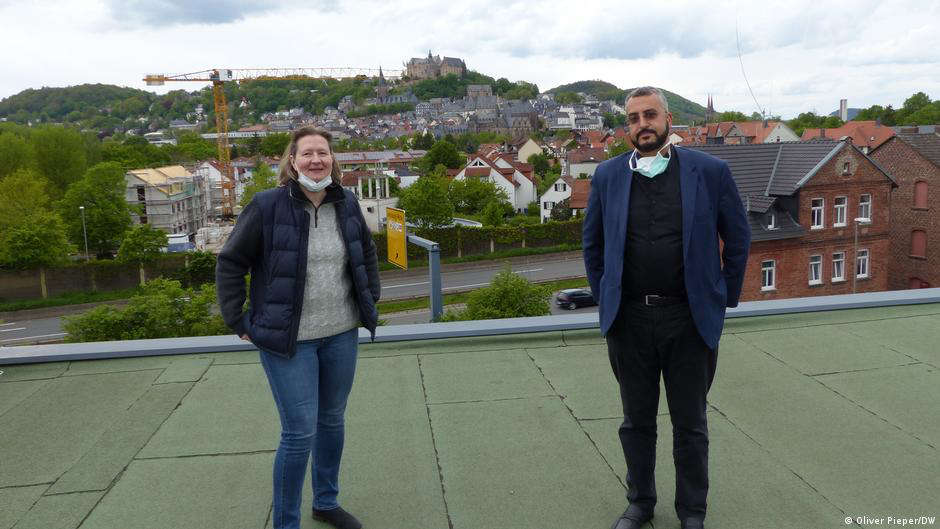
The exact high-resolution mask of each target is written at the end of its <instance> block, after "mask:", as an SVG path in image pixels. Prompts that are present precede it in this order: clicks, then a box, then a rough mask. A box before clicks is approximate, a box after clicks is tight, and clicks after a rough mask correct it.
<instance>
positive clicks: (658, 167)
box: [630, 151, 669, 178]
mask: <svg viewBox="0 0 940 529" xmlns="http://www.w3.org/2000/svg"><path fill="white" fill-rule="evenodd" d="M668 165H669V158H666V157H665V156H663V155H662V153H661V152H660V151H657V152H656V156H644V157H643V158H637V156H636V151H633V156H631V157H630V169H631V170H633V171H636V172H638V173H640V174H641V175H643V176H645V177H647V178H653V177H655V176H657V175H659V174H662V172H663V171H665V170H666V166H668Z"/></svg>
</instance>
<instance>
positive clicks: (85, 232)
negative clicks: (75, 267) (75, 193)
mask: <svg viewBox="0 0 940 529" xmlns="http://www.w3.org/2000/svg"><path fill="white" fill-rule="evenodd" d="M78 209H79V211H81V212H82V235H83V236H84V237H85V262H86V263H87V262H88V230H87V229H86V228H85V206H78Z"/></svg>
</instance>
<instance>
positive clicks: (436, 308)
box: [408, 235, 444, 321]
mask: <svg viewBox="0 0 940 529" xmlns="http://www.w3.org/2000/svg"><path fill="white" fill-rule="evenodd" d="M408 242H410V243H412V244H417V245H418V246H420V247H422V248H424V249H425V250H427V251H428V268H429V269H430V270H429V273H430V274H431V321H440V319H441V316H443V315H444V295H443V294H442V290H441V245H440V244H438V243H436V242H434V241H430V240H428V239H425V238H424V237H418V236H417V235H408Z"/></svg>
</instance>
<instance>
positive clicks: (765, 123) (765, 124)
mask: <svg viewBox="0 0 940 529" xmlns="http://www.w3.org/2000/svg"><path fill="white" fill-rule="evenodd" d="M764 128H765V129H766V128H767V120H766V119H764Z"/></svg>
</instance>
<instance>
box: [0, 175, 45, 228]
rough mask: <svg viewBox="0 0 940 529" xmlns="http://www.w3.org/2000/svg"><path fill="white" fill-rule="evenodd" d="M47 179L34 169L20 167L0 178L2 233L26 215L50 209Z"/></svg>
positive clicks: (0, 225)
mask: <svg viewBox="0 0 940 529" xmlns="http://www.w3.org/2000/svg"><path fill="white" fill-rule="evenodd" d="M46 189H47V184H46V182H45V180H43V178H42V177H41V176H39V175H38V174H36V171H34V170H32V169H19V170H18V171H16V172H14V173H13V174H11V175H10V176H8V177H6V178H4V179H3V180H0V233H3V232H4V231H6V229H7V228H9V227H12V226H14V225H17V224H19V223H21V222H22V219H23V218H24V217H30V216H32V215H34V214H36V213H40V212H44V211H48V210H49V195H48V194H47V190H46Z"/></svg>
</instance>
